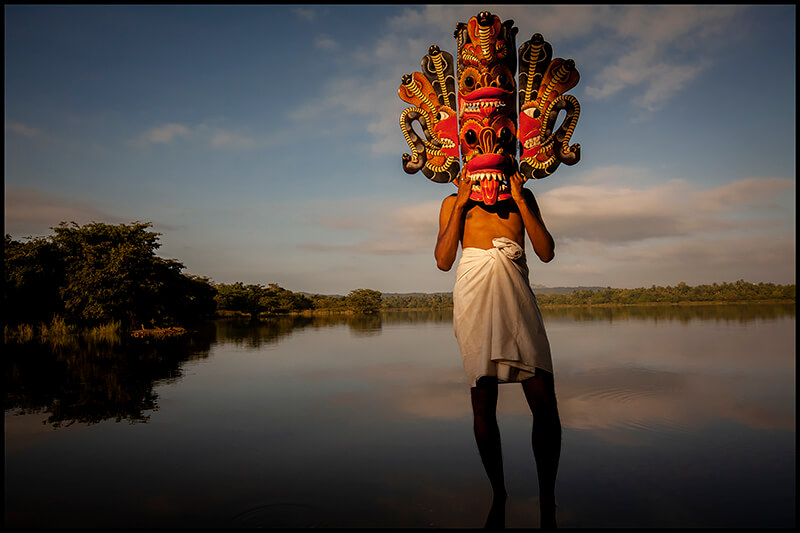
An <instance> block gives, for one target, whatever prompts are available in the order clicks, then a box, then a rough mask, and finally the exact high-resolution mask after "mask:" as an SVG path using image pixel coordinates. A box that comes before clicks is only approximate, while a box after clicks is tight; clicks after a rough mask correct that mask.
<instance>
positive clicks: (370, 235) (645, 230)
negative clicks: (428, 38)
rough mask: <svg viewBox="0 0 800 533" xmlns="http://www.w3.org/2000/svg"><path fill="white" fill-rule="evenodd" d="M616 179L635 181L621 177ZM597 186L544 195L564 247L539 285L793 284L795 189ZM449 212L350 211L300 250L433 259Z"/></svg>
mask: <svg viewBox="0 0 800 533" xmlns="http://www.w3.org/2000/svg"><path fill="white" fill-rule="evenodd" d="M613 173H614V174H622V175H625V174H626V172H625V169H622V168H619V167H615V168H614V169H613ZM634 173H635V170H631V171H630V172H628V173H627V174H634ZM596 174H597V175H604V174H605V171H604V169H599V170H598V171H597V173H596ZM595 178H596V176H594V175H592V176H588V177H586V178H585V179H584V180H583V181H584V183H582V184H578V185H568V186H564V187H560V188H557V189H553V190H550V191H548V192H544V193H541V194H539V195H537V197H538V201H539V204H540V206H541V209H542V212H543V217H544V220H545V223H546V224H547V226H548V228H549V229H550V231H551V233H553V235H554V237H555V238H556V267H557V268H556V269H553V268H549V269H548V268H542V269H537V273H536V276H535V277H532V281H534V282H537V283H546V284H551V285H552V284H564V280H565V279H571V280H579V281H577V284H581V283H582V284H601V285H612V286H617V287H626V286H649V285H650V284H653V283H657V284H664V283H669V282H671V283H678V282H679V281H686V282H687V283H710V282H712V281H725V280H730V281H735V280H737V279H749V280H754V281H774V282H779V283H786V282H791V281H790V280H792V279H793V276H794V267H795V261H794V250H795V246H794V233H793V232H792V231H791V230H790V229H787V227H789V226H788V225H787V221H791V220H793V218H794V206H793V204H792V202H791V201H790V199H791V198H794V192H795V184H794V181H793V180H790V179H781V178H750V179H744V180H739V181H735V182H732V183H729V184H726V185H722V186H719V187H714V188H708V189H700V188H699V187H697V186H696V185H693V184H691V183H689V182H687V181H685V180H680V179H673V180H669V181H665V182H663V183H657V184H656V185H652V186H648V187H644V186H639V187H635V186H630V185H625V184H624V183H616V184H613V185H609V184H607V183H603V182H601V181H598V180H596V179H595ZM439 207H440V203H439V201H434V202H425V203H420V204H403V205H390V204H382V205H375V206H373V207H371V208H368V209H362V210H360V211H359V212H358V213H355V214H354V213H353V212H352V211H351V210H348V209H347V208H346V207H342V208H341V210H340V211H339V212H338V214H336V213H333V214H331V215H328V216H325V217H317V218H315V220H314V224H315V226H317V227H320V228H326V229H327V230H331V231H330V232H328V233H327V235H330V236H331V238H328V239H327V240H325V241H320V240H318V241H313V242H308V241H307V242H304V243H303V244H301V245H300V246H299V247H300V248H301V249H303V250H306V251H311V252H317V253H325V254H359V255H362V256H381V255H383V256H385V255H419V254H422V255H430V254H432V253H433V247H434V246H435V243H436V235H437V232H438V214H439ZM354 236H358V238H357V240H353V237H354ZM687 272H689V273H691V274H689V275H687ZM677 277H679V278H681V279H672V278H677ZM551 278H552V279H557V280H559V281H555V282H551V281H550V279H551Z"/></svg>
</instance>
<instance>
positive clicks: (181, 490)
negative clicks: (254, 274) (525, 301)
mask: <svg viewBox="0 0 800 533" xmlns="http://www.w3.org/2000/svg"><path fill="white" fill-rule="evenodd" d="M543 315H544V319H545V325H546V328H547V331H548V335H549V337H550V342H551V346H552V348H553V360H554V369H555V377H556V392H557V395H558V400H559V410H560V414H561V422H562V426H563V446H562V453H561V461H560V466H559V474H558V481H557V487H556V492H557V501H558V505H559V507H558V513H557V518H558V523H559V526H561V527H693V526H697V527H794V525H795V497H796V490H795V487H796V483H795V482H796V478H795V467H796V463H795V306H794V305H784V306H773V305H750V306H730V305H729V306H698V307H684V306H681V307H662V306H659V307H641V308H624V309H608V308H603V309H594V310H580V309H544V310H543ZM4 360H5V371H6V403H5V489H6V490H5V526H6V527H15V526H17V527H19V526H22V527H161V526H163V527H243V528H247V527H323V528H324V527H373V526H374V527H447V528H451V527H482V526H483V524H484V522H485V521H486V515H487V513H488V511H489V507H490V504H491V490H490V487H489V484H488V481H487V480H486V477H485V474H484V472H483V468H482V465H481V463H480V459H479V456H478V453H477V448H476V446H475V442H474V438H473V435H472V421H471V409H470V402H469V392H468V384H467V380H466V378H465V377H464V374H463V369H462V367H461V360H460V355H459V353H458V347H457V345H456V342H455V338H454V337H453V331H452V314H451V313H449V312H447V311H444V312H418V313H414V312H408V313H388V314H384V315H382V316H379V317H370V318H352V317H350V318H347V317H320V318H314V319H312V318H302V317H301V318H294V319H289V318H287V319H282V320H277V321H272V322H269V323H262V324H260V325H258V326H251V325H250V324H248V323H247V322H236V321H217V322H214V323H211V324H209V326H208V327H207V328H206V329H205V330H203V331H201V332H199V333H197V334H195V335H194V336H193V337H192V339H191V342H186V343H180V344H177V343H176V344H169V345H165V346H158V347H154V346H149V345H141V346H137V347H133V348H127V349H123V348H121V347H119V346H117V347H114V348H108V347H104V346H92V345H83V346H80V347H79V348H77V349H76V348H74V347H70V346H69V345H65V346H55V347H53V346H49V345H48V346H46V347H40V346H17V347H14V346H11V345H7V346H5V347H4ZM498 413H499V424H500V431H501V434H502V438H503V453H504V461H505V470H506V483H507V486H508V491H509V500H508V503H507V507H506V525H507V526H508V527H538V525H539V515H538V503H537V502H538V486H537V483H536V469H535V463H534V461H533V456H532V452H531V449H530V412H529V411H528V408H527V404H526V403H525V401H524V397H523V395H522V391H521V388H520V386H519V385H516V384H509V385H502V386H501V388H500V400H499V406H498Z"/></svg>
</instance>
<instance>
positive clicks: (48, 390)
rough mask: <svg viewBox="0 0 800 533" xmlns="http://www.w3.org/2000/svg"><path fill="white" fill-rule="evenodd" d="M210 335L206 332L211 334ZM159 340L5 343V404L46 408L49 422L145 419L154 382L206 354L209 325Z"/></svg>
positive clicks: (27, 409) (26, 409) (153, 400)
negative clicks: (186, 334)
mask: <svg viewBox="0 0 800 533" xmlns="http://www.w3.org/2000/svg"><path fill="white" fill-rule="evenodd" d="M210 335H211V336H210ZM210 335H209V329H208V328H204V329H203V330H201V331H198V332H196V333H195V334H194V335H193V336H192V337H191V338H189V339H186V340H175V341H170V342H166V343H163V344H142V343H132V344H128V345H122V344H118V343H111V344H104V343H91V344H85V343H83V342H79V340H78V339H71V341H70V342H58V343H55V344H45V345H42V344H34V343H26V344H6V345H5V346H4V349H3V352H4V353H3V362H4V366H5V388H6V394H5V404H4V406H3V407H4V408H5V410H9V409H16V410H17V412H18V414H31V413H47V414H48V417H47V423H49V424H52V425H53V426H54V427H61V426H70V425H72V424H73V423H75V422H83V423H86V424H96V423H98V422H102V421H103V420H107V419H112V420H116V421H117V422H119V421H121V420H127V421H129V422H130V423H137V422H147V420H148V419H149V418H150V415H148V414H146V413H147V412H151V411H154V410H156V409H157V408H158V404H157V394H156V393H155V392H154V391H153V387H154V386H155V385H156V384H157V383H163V382H169V381H173V380H176V379H178V378H180V376H181V365H183V363H185V362H186V361H189V360H193V359H202V358H205V357H207V356H208V352H209V349H210V346H211V342H212V340H213V330H211V332H210Z"/></svg>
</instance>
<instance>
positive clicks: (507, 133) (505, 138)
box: [499, 128, 514, 144]
mask: <svg viewBox="0 0 800 533" xmlns="http://www.w3.org/2000/svg"><path fill="white" fill-rule="evenodd" d="M499 139H500V142H501V143H502V144H508V143H510V142H511V141H512V140H514V135H513V134H512V133H511V130H510V129H509V128H502V129H501V130H500V136H499Z"/></svg>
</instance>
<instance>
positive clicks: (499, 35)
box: [398, 11, 580, 205]
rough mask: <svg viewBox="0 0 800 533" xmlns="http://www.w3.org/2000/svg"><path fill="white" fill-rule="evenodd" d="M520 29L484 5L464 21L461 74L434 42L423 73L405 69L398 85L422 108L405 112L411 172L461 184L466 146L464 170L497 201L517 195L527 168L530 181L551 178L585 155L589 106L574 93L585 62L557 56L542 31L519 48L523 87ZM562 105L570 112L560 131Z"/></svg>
mask: <svg viewBox="0 0 800 533" xmlns="http://www.w3.org/2000/svg"><path fill="white" fill-rule="evenodd" d="M516 33H517V28H515V27H514V22H513V21H512V20H507V21H505V22H501V21H500V18H499V17H497V16H496V15H492V14H491V13H489V12H488V11H482V12H480V13H478V15H477V16H475V17H472V18H471V19H470V20H469V22H467V23H466V24H464V23H458V25H457V26H456V30H455V33H454V36H455V38H456V42H457V47H458V54H457V60H456V67H457V72H456V73H455V75H454V64H453V63H454V62H453V57H452V56H451V55H450V54H448V53H447V52H445V51H443V50H440V49H439V47H438V46H431V47H430V49H429V50H428V54H426V55H425V56H424V57H423V58H422V72H415V73H413V74H407V75H405V76H403V78H402V83H401V85H400V88H399V90H398V93H399V95H400V98H401V99H402V100H404V101H406V102H408V103H410V104H412V106H413V107H409V108H406V109H405V110H404V111H403V113H402V114H401V115H400V128H401V129H402V131H403V135H404V136H405V139H406V142H408V145H409V146H410V147H411V154H403V169H404V170H405V171H406V172H407V173H409V174H413V173H416V172H418V171H419V170H422V173H423V174H424V175H425V176H427V177H428V178H429V179H430V180H432V181H435V182H439V183H447V182H452V181H453V180H454V179H455V178H456V177H457V176H458V173H459V171H460V168H461V167H460V164H459V152H460V156H461V161H462V162H463V164H464V166H465V170H466V171H465V173H464V177H465V179H468V180H470V181H471V182H472V193H471V195H470V198H471V199H473V200H476V201H479V202H483V203H484V204H486V205H492V204H494V203H496V202H497V201H502V200H505V199H507V198H509V197H510V196H511V194H510V190H509V176H511V175H512V174H514V173H515V172H517V170H519V171H520V172H521V173H522V175H523V176H524V178H525V179H530V178H543V177H546V176H549V175H550V174H552V173H553V172H554V171H555V170H556V168H557V167H558V166H559V164H561V163H565V164H567V165H574V164H575V163H577V162H578V160H579V159H580V145H578V144H574V145H572V146H570V145H569V140H570V137H571V136H572V132H573V131H574V129H575V124H576V123H577V121H578V116H579V114H580V106H579V104H578V101H577V99H576V98H575V97H574V96H572V95H567V94H564V93H565V92H566V91H568V90H569V89H571V88H572V87H574V86H575V85H576V84H577V83H578V80H579V78H580V77H579V74H578V71H577V70H576V69H575V63H574V62H573V61H572V60H566V61H565V60H563V59H561V58H556V59H552V48H551V46H550V44H549V43H547V42H546V41H545V40H544V39H543V38H542V36H541V35H540V34H538V33H537V34H534V35H533V37H531V39H530V40H528V41H526V42H525V43H523V44H522V46H520V48H519V54H518V57H519V67H520V74H519V88H518V87H517V84H516V81H515V75H516V68H517V53H516V50H515V48H516V45H515V36H516ZM456 87H457V89H458V92H457V96H456ZM517 93H519V105H518V106H516V105H515V103H516V102H517ZM456 110H457V111H456ZM560 111H564V112H565V114H564V118H563V120H562V121H561V123H560V125H559V126H558V128H557V129H556V128H555V126H556V121H557V119H558V117H559V112H560ZM517 118H519V127H517ZM414 124H419V126H420V128H421V130H422V134H421V135H420V134H419V133H418V132H417V131H415V130H414V128H413V126H414ZM517 147H519V161H518V160H517V149H518V148H517Z"/></svg>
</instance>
